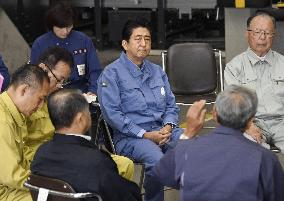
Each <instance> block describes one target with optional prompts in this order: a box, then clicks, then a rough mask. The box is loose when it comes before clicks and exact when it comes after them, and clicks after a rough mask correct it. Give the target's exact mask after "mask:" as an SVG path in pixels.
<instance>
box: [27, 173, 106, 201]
mask: <svg viewBox="0 0 284 201" xmlns="http://www.w3.org/2000/svg"><path fill="white" fill-rule="evenodd" d="M33 178H35V179H36V180H37V181H38V180H41V181H42V182H44V185H36V184H32V183H33V181H32V179H33ZM50 181H51V182H52V183H53V184H55V183H56V185H58V186H61V187H63V188H64V191H66V192H63V191H59V190H57V189H56V188H55V187H54V188H52V187H49V186H48V185H49V184H48V182H50ZM24 186H25V187H26V188H28V189H29V190H30V192H31V194H32V198H33V200H34V201H36V200H37V199H38V197H41V192H42V190H43V191H45V192H47V193H48V195H47V197H46V201H48V200H49V198H50V200H55V199H56V198H57V199H58V200H59V198H60V200H62V201H64V199H65V198H66V200H70V199H72V200H74V201H79V200H80V199H83V198H90V197H96V198H97V199H98V201H103V200H102V198H101V196H100V195H98V194H97V193H91V192H83V193H78V192H75V190H74V189H73V188H72V186H71V185H70V184H68V183H67V182H65V181H63V180H60V179H54V178H49V177H44V176H39V175H34V174H31V175H30V176H29V177H28V180H27V181H26V182H25V183H24ZM51 188H52V189H51ZM49 195H50V196H53V197H50V196H49ZM54 197H56V198H54Z"/></svg>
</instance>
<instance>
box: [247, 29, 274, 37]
mask: <svg viewBox="0 0 284 201" xmlns="http://www.w3.org/2000/svg"><path fill="white" fill-rule="evenodd" d="M247 31H251V32H252V34H253V36H255V37H257V38H260V36H261V34H264V36H265V37H267V38H272V37H273V36H274V34H275V33H273V32H269V31H264V30H256V31H255V30H251V29H248V30H247Z"/></svg>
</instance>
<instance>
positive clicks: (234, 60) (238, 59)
mask: <svg viewBox="0 0 284 201" xmlns="http://www.w3.org/2000/svg"><path fill="white" fill-rule="evenodd" d="M246 57H247V51H244V52H242V53H240V54H238V55H237V56H235V57H233V58H232V59H231V60H230V61H229V62H228V63H227V65H228V64H229V65H234V64H237V65H238V64H239V63H240V62H242V61H243V60H244V59H245V58H246Z"/></svg>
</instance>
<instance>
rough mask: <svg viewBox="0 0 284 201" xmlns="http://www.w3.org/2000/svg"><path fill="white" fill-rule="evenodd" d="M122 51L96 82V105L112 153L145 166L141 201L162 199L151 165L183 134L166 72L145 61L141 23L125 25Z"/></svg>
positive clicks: (146, 38) (147, 38) (146, 37)
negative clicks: (112, 146)
mask: <svg viewBox="0 0 284 201" xmlns="http://www.w3.org/2000/svg"><path fill="white" fill-rule="evenodd" d="M122 47H123V49H124V52H122V53H121V55H120V57H119V58H118V59H117V60H116V61H114V62H113V63H111V64H110V65H108V66H107V67H106V68H105V70H104V71H103V72H102V75H101V76H100V78H99V80H98V97H99V102H100V104H101V109H102V113H103V115H104V118H105V119H106V121H107V122H108V123H109V124H110V126H111V127H112V128H113V130H114V135H113V138H114V143H115V146H116V149H117V152H118V153H119V154H121V155H124V156H127V157H129V158H131V159H134V160H135V161H139V162H142V163H143V164H145V167H146V171H145V181H144V189H145V200H146V201H149V200H151V201H162V200H163V186H162V185H161V184H160V182H159V181H157V180H154V179H152V177H151V175H152V167H153V166H154V165H155V164H156V163H157V162H158V161H159V160H160V158H161V157H162V156H163V155H164V153H165V152H166V151H167V150H168V149H169V148H172V147H173V146H175V144H176V142H177V140H178V139H179V137H180V135H181V134H182V133H183V129H181V128H178V127H177V124H178V114H179V108H178V107H177V105H176V103H175V97H174V95H173V93H172V91H171V89H170V85H169V82H168V78H167V75H166V74H165V72H163V70H162V68H161V67H160V66H158V65H155V64H153V63H151V62H149V61H148V60H145V58H146V57H147V56H148V55H149V52H150V49H151V33H150V26H149V24H148V22H147V21H146V20H145V19H141V18H140V19H139V18H137V19H136V20H130V21H128V22H127V23H126V24H125V26H124V28H123V31H122Z"/></svg>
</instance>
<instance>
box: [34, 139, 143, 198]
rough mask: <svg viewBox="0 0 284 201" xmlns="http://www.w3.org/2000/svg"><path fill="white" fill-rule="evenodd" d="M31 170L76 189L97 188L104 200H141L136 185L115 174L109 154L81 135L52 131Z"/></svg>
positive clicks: (96, 190) (115, 168)
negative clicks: (49, 138)
mask: <svg viewBox="0 0 284 201" xmlns="http://www.w3.org/2000/svg"><path fill="white" fill-rule="evenodd" d="M31 171H32V173H34V174H38V175H42V176H47V177H52V178H57V179H61V180H64V181H66V182H67V183H69V184H70V185H71V186H72V187H73V188H74V190H75V191H78V192H97V193H99V194H100V195H101V197H102V199H103V200H106V201H138V200H141V196H140V190H139V188H138V186H137V185H136V184H135V183H133V182H131V181H128V180H126V179H124V178H123V177H121V176H120V175H119V174H118V170H117V167H116V164H115V163H114V161H113V160H112V159H111V157H110V156H109V154H107V153H105V152H103V151H100V150H99V149H98V148H97V147H96V146H95V145H93V143H92V142H90V141H88V140H86V139H84V138H82V137H78V136H72V135H63V134H55V135H54V137H53V140H51V141H50V142H47V143H45V144H43V145H42V146H41V147H39V149H38V151H37V152H36V154H35V157H34V159H33V161H32V164H31ZM87 200H90V201H91V200H96V199H95V198H90V199H87ZM141 201H142V200H141Z"/></svg>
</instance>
